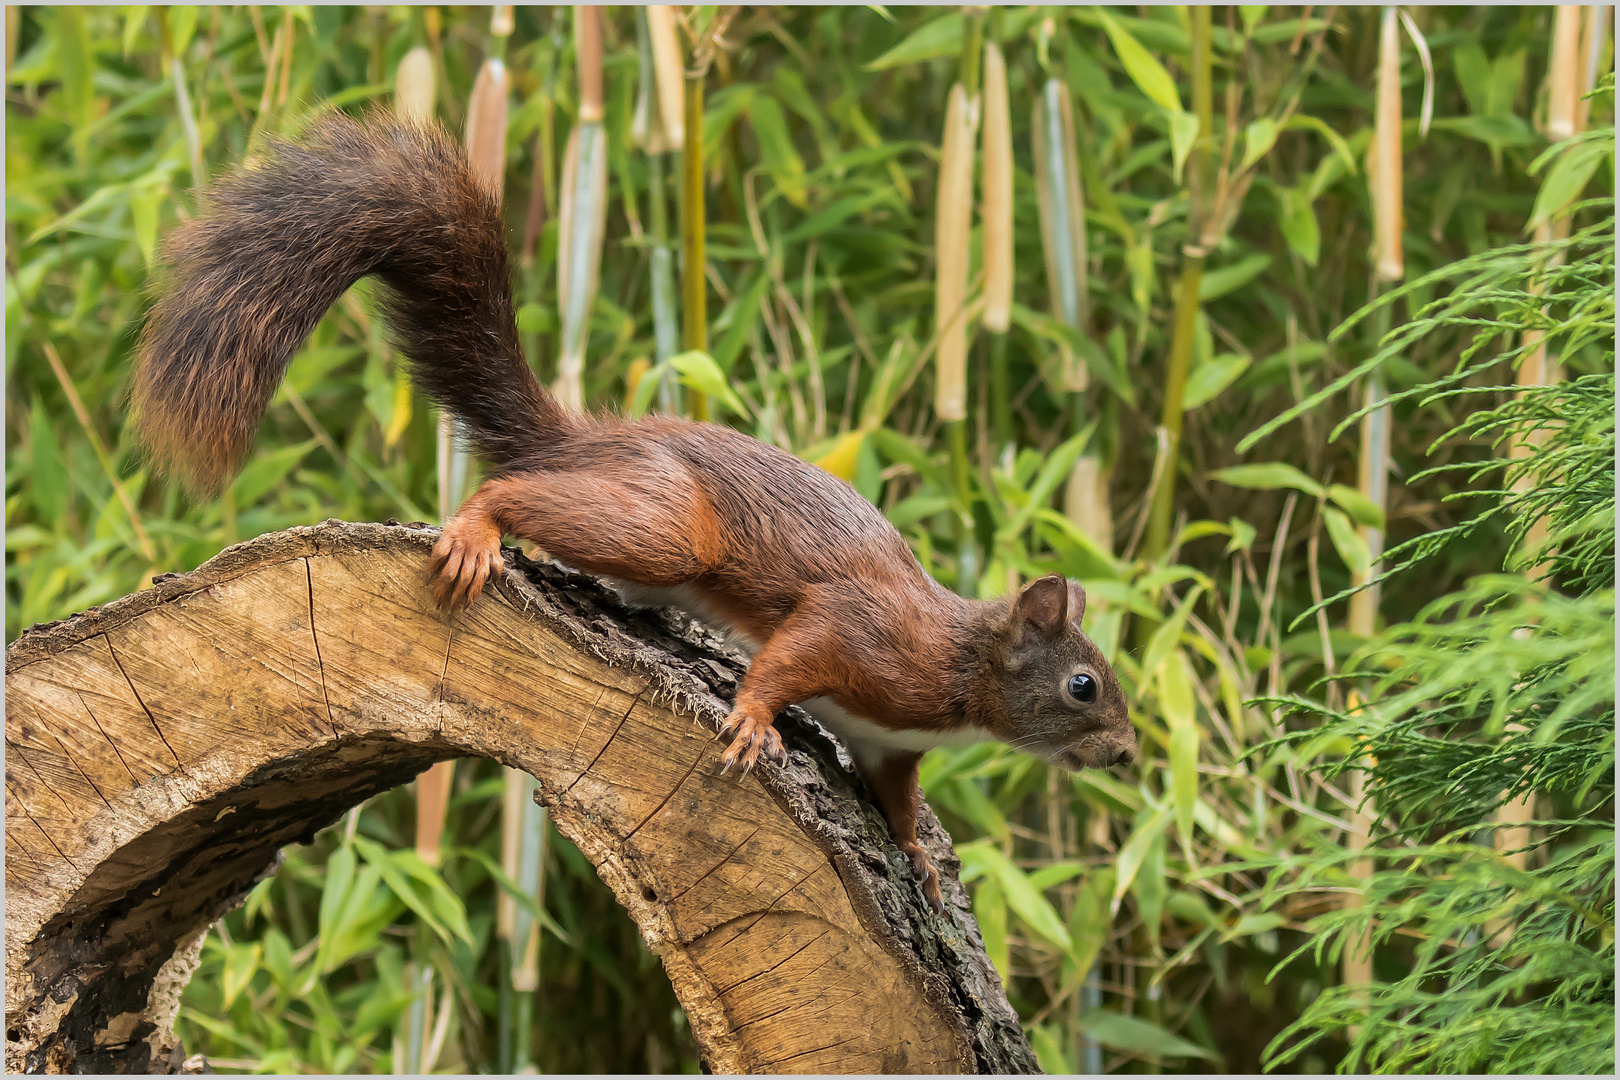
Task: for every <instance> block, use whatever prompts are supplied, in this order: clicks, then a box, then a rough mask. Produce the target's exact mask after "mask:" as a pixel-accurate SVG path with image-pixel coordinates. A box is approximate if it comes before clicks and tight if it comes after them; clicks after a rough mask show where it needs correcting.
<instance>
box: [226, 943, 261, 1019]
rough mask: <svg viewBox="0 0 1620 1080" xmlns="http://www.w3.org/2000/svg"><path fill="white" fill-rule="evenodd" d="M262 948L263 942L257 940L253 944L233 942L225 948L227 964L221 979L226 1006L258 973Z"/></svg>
mask: <svg viewBox="0 0 1620 1080" xmlns="http://www.w3.org/2000/svg"><path fill="white" fill-rule="evenodd" d="M262 948H263V946H262V945H261V943H260V942H257V941H255V942H253V943H252V944H249V943H247V942H233V943H232V944H231V945H229V946H228V947H227V948H226V949H225V964H224V969H223V970H222V971H221V973H220V980H219V981H220V996H221V998H222V999H223V1002H224V1008H226V1009H229V1008H230V1007H231V1005H232V1004H234V1003H235V1001H236V999H237V998H238V997H240V996H241V994H242V991H243V990H246V989H247V988H248V984H249V983H251V982H252V981H253V976H254V975H256V974H258V972H259V954H260V952H261V950H262Z"/></svg>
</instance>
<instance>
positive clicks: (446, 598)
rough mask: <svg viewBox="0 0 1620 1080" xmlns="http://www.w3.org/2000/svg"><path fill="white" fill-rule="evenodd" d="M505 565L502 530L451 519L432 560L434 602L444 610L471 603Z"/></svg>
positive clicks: (429, 564) (469, 605) (434, 547)
mask: <svg viewBox="0 0 1620 1080" xmlns="http://www.w3.org/2000/svg"><path fill="white" fill-rule="evenodd" d="M502 565H503V561H502V559H501V538H500V535H499V534H498V533H494V532H493V531H492V530H488V531H486V530H482V529H478V528H477V527H476V526H468V525H466V524H464V523H462V522H461V521H460V519H457V520H454V521H452V522H450V524H449V525H446V526H445V529H444V535H442V536H440V537H439V540H438V542H437V543H436V544H434V545H433V555H432V557H431V558H430V559H429V560H428V574H429V577H430V578H431V579H432V581H433V603H434V604H435V605H437V606H438V607H439V608H440V609H442V610H454V609H456V608H466V607H471V606H472V602H473V600H474V599H476V598H477V596H478V594H479V593H481V592H483V591H484V584H485V583H486V582H487V581H489V579H490V578H491V577H492V576H494V574H495V572H496V570H498V569H499V568H500V567H501V566H502Z"/></svg>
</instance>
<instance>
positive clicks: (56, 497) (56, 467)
mask: <svg viewBox="0 0 1620 1080" xmlns="http://www.w3.org/2000/svg"><path fill="white" fill-rule="evenodd" d="M28 441H29V450H30V456H29V461H28V484H27V488H28V490H29V491H30V492H32V493H33V496H34V508H35V509H36V510H38V511H39V519H40V520H41V521H43V522H46V523H48V524H50V525H51V526H52V527H54V526H55V523H56V522H57V521H59V520H60V519H61V517H62V510H63V509H64V508H65V507H66V506H67V501H68V495H69V494H70V491H69V480H68V471H67V466H66V465H64V464H63V463H62V446H61V444H60V443H58V442H57V441H56V430H55V429H54V428H52V427H51V420H50V417H49V416H47V415H46V414H45V405H44V402H42V401H40V399H38V398H35V399H34V405H33V408H32V409H30V410H29V415H28ZM13 467H15V465H14V466H13Z"/></svg>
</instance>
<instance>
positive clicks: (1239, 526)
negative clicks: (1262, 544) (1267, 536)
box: [1226, 518, 1260, 555]
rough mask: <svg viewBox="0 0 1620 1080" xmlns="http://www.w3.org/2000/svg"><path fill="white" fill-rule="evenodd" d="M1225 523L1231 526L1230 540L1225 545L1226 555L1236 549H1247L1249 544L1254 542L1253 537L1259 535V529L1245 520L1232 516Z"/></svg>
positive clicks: (1236, 550)
mask: <svg viewBox="0 0 1620 1080" xmlns="http://www.w3.org/2000/svg"><path fill="white" fill-rule="evenodd" d="M1227 524H1229V525H1231V526H1232V542H1231V543H1229V544H1227V545H1226V554H1228V555H1231V554H1233V553H1234V552H1238V551H1248V550H1249V545H1251V544H1253V543H1254V538H1255V537H1256V536H1259V535H1260V531H1259V530H1258V529H1256V528H1255V527H1254V526H1253V525H1250V524H1249V523H1248V522H1247V521H1240V520H1239V519H1237V518H1232V519H1231V520H1229V521H1228V522H1227Z"/></svg>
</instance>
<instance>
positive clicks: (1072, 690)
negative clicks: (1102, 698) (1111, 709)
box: [1069, 675, 1097, 705]
mask: <svg viewBox="0 0 1620 1080" xmlns="http://www.w3.org/2000/svg"><path fill="white" fill-rule="evenodd" d="M1069 696H1070V697H1072V698H1074V700H1076V701H1078V702H1080V704H1082V705H1090V704H1091V703H1092V702H1093V701H1096V700H1097V680H1096V679H1093V678H1092V677H1091V676H1090V675H1071V676H1069Z"/></svg>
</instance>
